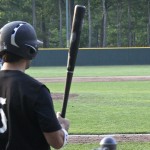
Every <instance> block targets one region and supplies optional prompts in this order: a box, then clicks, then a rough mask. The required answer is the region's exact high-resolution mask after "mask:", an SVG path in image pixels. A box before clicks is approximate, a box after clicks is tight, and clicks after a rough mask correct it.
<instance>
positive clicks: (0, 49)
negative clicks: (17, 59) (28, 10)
mask: <svg viewBox="0 0 150 150" xmlns="http://www.w3.org/2000/svg"><path fill="white" fill-rule="evenodd" d="M39 44H42V42H40V41H39V40H38V39H37V35H36V32H35V30H34V28H33V27H32V26H31V25H30V24H29V23H27V22H23V21H13V22H9V23H7V24H6V25H4V26H3V27H2V28H1V29H0V55H3V54H4V53H5V52H10V53H12V54H15V55H18V56H21V57H23V58H25V59H29V60H31V59H33V58H34V57H35V56H36V54H37V52H38V47H39Z"/></svg>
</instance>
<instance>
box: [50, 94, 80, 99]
mask: <svg viewBox="0 0 150 150" xmlns="http://www.w3.org/2000/svg"><path fill="white" fill-rule="evenodd" d="M51 95H52V99H53V100H63V97H64V94H62V93H51ZM77 96H78V94H69V99H72V98H74V97H77Z"/></svg>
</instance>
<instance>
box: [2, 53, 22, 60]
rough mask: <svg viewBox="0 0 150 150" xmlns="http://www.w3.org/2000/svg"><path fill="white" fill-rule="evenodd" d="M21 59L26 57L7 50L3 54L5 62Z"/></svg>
mask: <svg viewBox="0 0 150 150" xmlns="http://www.w3.org/2000/svg"><path fill="white" fill-rule="evenodd" d="M21 59H24V58H23V57H21V56H18V55H15V54H12V53H10V52H5V53H4V54H3V55H2V61H3V62H9V63H13V62H18V61H20V60H21Z"/></svg>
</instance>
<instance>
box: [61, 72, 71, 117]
mask: <svg viewBox="0 0 150 150" xmlns="http://www.w3.org/2000/svg"><path fill="white" fill-rule="evenodd" d="M72 77H73V72H70V71H68V72H67V80H66V86H65V93H64V99H63V106H62V112H61V116H62V117H63V118H65V115H66V109H67V104H68V98H69V92H70V87H71V82H72Z"/></svg>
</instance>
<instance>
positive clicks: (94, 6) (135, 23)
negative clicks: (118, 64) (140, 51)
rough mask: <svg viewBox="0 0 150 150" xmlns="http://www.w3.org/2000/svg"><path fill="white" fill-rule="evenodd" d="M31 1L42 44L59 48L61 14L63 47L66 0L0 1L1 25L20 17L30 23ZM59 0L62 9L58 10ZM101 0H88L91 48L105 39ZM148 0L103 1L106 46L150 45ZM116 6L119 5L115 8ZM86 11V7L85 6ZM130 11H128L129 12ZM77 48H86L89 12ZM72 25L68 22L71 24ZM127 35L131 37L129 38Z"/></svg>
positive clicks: (80, 1) (79, 1) (83, 1)
mask: <svg viewBox="0 0 150 150" xmlns="http://www.w3.org/2000/svg"><path fill="white" fill-rule="evenodd" d="M32 1H35V10H36V11H35V12H36V13H35V16H36V26H35V28H36V31H37V34H38V37H39V39H41V40H43V42H44V45H43V46H44V47H59V45H60V38H59V32H60V31H59V30H60V28H59V27H60V11H61V15H62V16H61V17H62V24H61V28H62V31H63V32H62V36H61V41H63V44H62V46H63V47H66V43H67V42H66V2H67V0H55V1H54V0H44V1H40V0H13V1H11V0H0V3H1V5H0V27H2V26H3V25H4V24H6V23H7V22H9V21H13V20H23V21H27V22H29V23H31V24H32V23H33V17H32V16H33V15H32V13H33V12H32V10H33V9H32ZM59 1H61V10H60V9H59ZM72 2H74V5H77V4H78V5H85V6H86V8H88V1H87V0H76V1H74V0H72ZM102 2H103V0H93V1H92V0H90V8H91V32H92V34H91V35H92V37H91V47H100V46H101V43H102V41H103V40H104V39H103V38H104V37H103V35H102V33H103V32H102V30H103V26H102V24H103V19H102V16H103V5H102ZM149 3H150V1H149V0H142V1H141V0H132V1H130V2H129V1H123V0H105V6H106V11H107V24H106V25H105V29H106V32H105V34H106V35H105V36H106V46H107V47H116V46H130V44H129V43H131V46H149V43H150V38H149V35H150V25H149V20H150V10H149V9H150V8H149V7H150V5H149ZM118 6H119V7H118ZM86 10H88V9H86ZM129 10H130V11H129ZM84 20H85V21H84V26H83V30H82V34H81V42H80V47H88V45H89V41H88V39H89V38H88V36H89V31H88V24H89V22H88V12H87V11H86V14H85V19H84ZM70 26H71V24H70ZM129 37H130V38H129Z"/></svg>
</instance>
